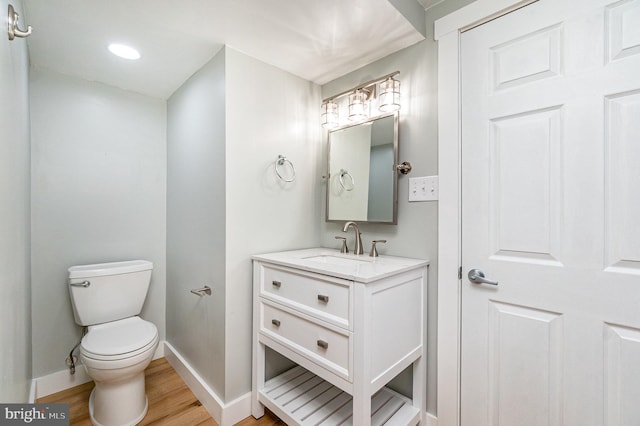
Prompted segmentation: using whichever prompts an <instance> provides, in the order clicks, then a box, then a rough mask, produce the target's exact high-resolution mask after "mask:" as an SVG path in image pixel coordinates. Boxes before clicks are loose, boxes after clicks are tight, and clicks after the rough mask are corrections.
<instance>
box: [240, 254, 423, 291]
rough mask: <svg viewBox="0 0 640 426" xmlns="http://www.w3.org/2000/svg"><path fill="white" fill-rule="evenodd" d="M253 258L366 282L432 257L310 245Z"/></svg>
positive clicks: (417, 266) (415, 265) (416, 266)
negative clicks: (361, 251)
mask: <svg viewBox="0 0 640 426" xmlns="http://www.w3.org/2000/svg"><path fill="white" fill-rule="evenodd" d="M252 259H254V260H259V261H263V262H268V263H272V264H276V265H281V266H288V267H292V268H298V269H302V270H305V271H309V272H316V273H319V274H324V275H331V276H334V277H338V278H344V279H347V280H353V281H357V282H362V283H369V282H372V281H377V280H379V279H382V278H386V277H389V276H391V275H395V274H399V273H402V272H406V271H410V270H412V269H416V268H421V267H425V266H427V265H428V264H429V261H428V260H422V259H411V258H407V257H395V256H386V255H380V256H378V257H370V256H369V255H367V254H364V255H355V254H351V253H340V251H338V250H333V249H328V248H310V249H302V250H291V251H283V252H277V253H267V254H260V255H255V256H252Z"/></svg>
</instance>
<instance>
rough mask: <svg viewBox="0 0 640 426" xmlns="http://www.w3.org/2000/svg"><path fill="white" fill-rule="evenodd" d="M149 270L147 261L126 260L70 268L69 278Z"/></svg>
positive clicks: (150, 267) (150, 264)
mask: <svg viewBox="0 0 640 426" xmlns="http://www.w3.org/2000/svg"><path fill="white" fill-rule="evenodd" d="M151 269H153V263H151V262H149V261H148V260H127V261H124V262H110V263H96V264H93V265H78V266H72V267H70V268H69V278H86V277H98V276H105V275H118V274H127V273H131V272H140V271H148V270H151Z"/></svg>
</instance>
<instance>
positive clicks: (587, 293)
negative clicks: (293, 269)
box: [461, 0, 640, 426]
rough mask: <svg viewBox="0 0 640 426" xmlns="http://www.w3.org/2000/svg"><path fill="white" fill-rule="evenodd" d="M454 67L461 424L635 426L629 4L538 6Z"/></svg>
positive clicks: (638, 31)
mask: <svg viewBox="0 0 640 426" xmlns="http://www.w3.org/2000/svg"><path fill="white" fill-rule="evenodd" d="M461 52H462V54H461V61H462V70H463V71H462V77H461V78H462V105H463V111H462V170H463V172H462V209H463V211H462V268H463V269H462V275H463V279H462V284H461V285H462V342H461V347H462V349H461V350H462V354H461V357H462V361H461V363H462V367H461V368H462V370H461V377H462V379H461V380H462V384H461V389H462V390H461V421H462V424H463V425H465V426H482V425H502V426H520V425H531V426H541V425H566V426H590V425H594V426H595V425H635V426H637V425H640V0H623V1H616V2H612V1H603V0H540V1H538V2H536V3H533V4H531V5H529V6H526V7H524V8H521V9H519V10H517V11H515V12H512V13H509V14H507V15H505V16H503V17H501V18H499V19H495V20H493V21H490V22H488V23H486V24H484V25H481V26H479V27H477V28H474V29H472V30H469V31H467V32H466V33H464V34H463V35H462V47H461ZM471 269H478V270H480V271H482V272H484V274H485V276H486V278H487V279H489V280H495V281H497V282H498V285H491V284H474V283H471V281H470V280H469V279H468V278H467V274H468V272H469V271H470V270H471Z"/></svg>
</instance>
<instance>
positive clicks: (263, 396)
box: [259, 366, 420, 426]
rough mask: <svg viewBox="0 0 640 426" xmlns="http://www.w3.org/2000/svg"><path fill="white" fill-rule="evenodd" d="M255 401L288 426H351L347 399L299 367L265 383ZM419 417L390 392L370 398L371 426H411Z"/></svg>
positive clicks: (406, 401)
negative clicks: (257, 400) (258, 401)
mask: <svg viewBox="0 0 640 426" xmlns="http://www.w3.org/2000/svg"><path fill="white" fill-rule="evenodd" d="M259 399H260V402H262V403H263V404H264V405H265V406H267V407H268V408H269V409H271V410H272V411H273V412H274V413H276V415H278V416H279V417H281V418H282V420H283V421H285V422H286V423H287V424H288V425H289V426H294V425H301V426H338V425H345V426H346V425H351V424H353V419H352V415H353V409H352V397H351V395H349V394H348V393H346V392H343V391H342V390H340V389H338V388H337V387H335V386H333V385H331V384H330V383H328V382H326V381H324V380H322V379H321V378H319V377H318V376H316V375H315V374H313V373H311V372H309V371H307V370H305V369H304V368H302V367H300V366H296V367H294V368H292V369H290V370H288V371H286V372H284V373H282V374H281V375H279V376H277V377H274V378H273V379H271V380H269V381H268V382H266V383H265V386H264V388H263V389H262V390H261V391H260V392H259ZM419 417H420V412H419V410H418V409H417V408H415V407H413V405H412V402H411V400H410V399H408V398H405V397H404V396H402V395H400V394H398V393H396V392H394V391H392V390H391V389H388V388H382V389H380V390H379V391H378V392H377V393H376V394H374V395H373V396H372V398H371V425H372V426H382V425H386V426H396V425H397V426H407V425H414V424H417V423H418V420H419Z"/></svg>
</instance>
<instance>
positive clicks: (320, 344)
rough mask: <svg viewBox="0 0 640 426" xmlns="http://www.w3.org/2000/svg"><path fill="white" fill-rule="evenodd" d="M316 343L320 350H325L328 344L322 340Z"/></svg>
mask: <svg viewBox="0 0 640 426" xmlns="http://www.w3.org/2000/svg"><path fill="white" fill-rule="evenodd" d="M316 343H317V344H318V346H319V347H321V348H322V349H327V348H328V347H329V342H325V341H324V340H318V341H317V342H316Z"/></svg>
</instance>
